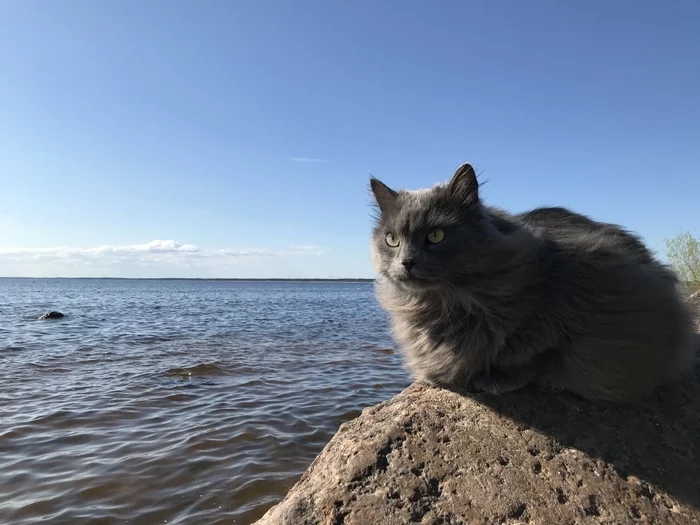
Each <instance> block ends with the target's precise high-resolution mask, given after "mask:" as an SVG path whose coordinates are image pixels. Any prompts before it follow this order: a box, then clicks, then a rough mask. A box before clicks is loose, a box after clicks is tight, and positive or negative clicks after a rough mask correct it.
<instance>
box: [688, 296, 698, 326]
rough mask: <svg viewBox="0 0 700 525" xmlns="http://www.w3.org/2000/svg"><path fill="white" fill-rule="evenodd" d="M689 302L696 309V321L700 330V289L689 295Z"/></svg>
mask: <svg viewBox="0 0 700 525" xmlns="http://www.w3.org/2000/svg"><path fill="white" fill-rule="evenodd" d="M688 304H689V305H690V306H691V307H692V308H693V309H694V310H695V322H696V323H697V325H696V326H697V330H698V332H700V290H698V291H697V292H695V293H694V294H693V295H691V296H690V297H688Z"/></svg>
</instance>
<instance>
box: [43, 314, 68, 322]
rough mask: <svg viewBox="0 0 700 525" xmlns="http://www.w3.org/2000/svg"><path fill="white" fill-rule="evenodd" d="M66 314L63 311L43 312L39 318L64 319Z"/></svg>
mask: <svg viewBox="0 0 700 525" xmlns="http://www.w3.org/2000/svg"><path fill="white" fill-rule="evenodd" d="M64 317H65V315H63V314H62V313H61V312H48V313H45V314H41V315H40V316H39V320H40V321H43V320H45V319H63V318H64Z"/></svg>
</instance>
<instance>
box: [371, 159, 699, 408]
mask: <svg viewBox="0 0 700 525" xmlns="http://www.w3.org/2000/svg"><path fill="white" fill-rule="evenodd" d="M371 188H372V192H373V194H374V197H375V200H376V204H377V207H378V214H377V222H376V226H375V228H374V231H373V235H372V260H373V263H374V266H375V269H376V270H377V272H378V273H379V278H378V279H377V282H376V292H377V298H378V300H379V302H380V303H381V305H382V306H383V308H384V309H385V310H386V311H388V312H389V314H390V316H391V320H392V328H393V333H394V337H395V338H396V339H397V341H398V343H399V344H400V345H401V346H402V348H403V350H404V353H405V356H406V359H407V364H408V366H409V368H410V369H412V371H413V373H414V376H415V377H416V378H417V379H421V380H424V381H427V382H429V383H432V384H435V385H441V386H446V387H462V388H469V389H477V390H481V391H486V392H490V393H503V392H507V391H511V390H516V389H518V388H521V387H523V386H525V385H526V384H528V383H530V382H535V383H538V384H541V385H549V386H551V387H554V388H558V389H567V390H570V391H572V392H575V393H577V394H579V395H581V396H584V397H587V398H589V399H596V400H608V401H634V400H637V399H639V398H641V397H643V396H644V395H645V394H647V393H649V392H651V391H652V390H653V389H654V387H656V386H658V385H660V384H662V383H664V382H666V381H668V380H672V379H673V378H675V377H677V376H678V374H680V373H681V372H682V371H683V370H684V368H685V367H686V365H687V364H688V363H689V362H690V361H691V359H692V357H693V354H694V351H695V348H696V345H697V341H696V335H695V333H694V330H693V325H692V319H691V315H690V312H689V311H688V310H687V308H686V305H685V304H684V302H683V300H682V299H681V296H680V294H679V291H678V287H679V286H678V282H677V280H676V277H675V276H674V274H673V273H672V272H671V271H670V270H668V269H667V268H666V267H665V266H664V265H662V264H661V263H660V262H658V261H657V260H656V259H655V258H654V257H653V255H652V254H651V253H650V252H649V250H647V248H646V247H645V246H644V244H643V243H642V242H641V240H640V239H639V238H638V237H636V236H635V235H633V234H631V233H628V232H626V231H624V230H623V229H622V228H620V227H618V226H616V225H613V224H607V223H602V222H596V221H594V220H591V219H589V218H588V217H585V216H583V215H579V214H577V213H574V212H572V211H569V210H567V209H565V208H537V209H534V210H532V211H529V212H527V213H522V214H519V215H512V214H508V213H506V212H504V211H501V210H499V209H496V208H493V207H490V206H485V205H484V204H482V202H481V200H480V198H479V184H478V182H477V178H476V174H475V173H474V170H473V168H472V167H471V166H470V165H468V164H464V165H462V166H460V167H459V168H458V169H457V171H456V172H455V174H454V176H453V177H452V179H451V180H450V182H448V183H447V184H445V185H438V186H435V187H433V188H430V189H423V190H418V191H405V190H401V191H394V190H392V189H390V188H389V187H387V186H386V185H384V184H383V183H382V182H380V181H378V180H377V179H374V178H372V179H371Z"/></svg>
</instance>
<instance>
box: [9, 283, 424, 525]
mask: <svg viewBox="0 0 700 525" xmlns="http://www.w3.org/2000/svg"><path fill="white" fill-rule="evenodd" d="M51 310H55V311H60V312H62V313H63V314H65V317H64V318H63V319H58V320H38V317H39V316H40V315H41V314H42V313H45V312H48V311H51ZM0 367H1V370H2V377H1V378H0V523H1V524H3V525H20V524H22V525H24V524H27V525H29V524H36V523H50V524H83V523H85V524H87V523H89V524H112V523H114V524H121V523H124V524H138V525H140V524H144V525H153V524H158V523H168V524H205V523H206V524H237V525H245V524H249V523H252V522H254V521H255V520H256V519H258V518H259V517H261V516H262V515H263V514H264V513H265V512H266V511H267V510H268V509H269V508H270V507H271V506H272V505H274V504H275V503H277V502H279V501H280V500H281V499H282V498H283V497H284V495H285V494H286V493H287V491H288V490H289V489H290V488H291V487H292V486H293V484H294V483H295V482H296V481H297V480H298V479H299V477H300V476H301V474H302V473H303V472H304V471H305V470H306V468H307V467H308V466H309V464H310V463H311V461H313V459H314V458H315V457H316V455H317V454H318V453H319V452H320V451H321V450H322V448H323V447H324V446H325V445H326V443H327V442H328V441H329V440H330V438H331V437H332V436H333V434H334V433H335V432H336V431H337V430H338V427H339V426H340V425H341V424H342V423H344V422H346V421H348V420H350V419H352V418H354V417H356V416H358V415H359V414H360V411H361V410H362V409H363V408H365V407H368V406H371V405H374V404H376V403H378V402H381V401H383V400H386V399H388V398H390V397H391V396H393V395H395V394H397V393H398V392H400V391H401V390H402V389H403V388H405V387H406V386H408V384H409V383H410V379H409V377H408V374H407V372H406V371H405V369H404V368H403V364H402V359H401V356H400V354H399V352H398V350H397V348H396V346H395V344H394V342H393V341H392V339H391V336H390V333H389V328H388V324H387V319H386V316H385V314H384V313H383V311H382V310H381V309H380V307H379V305H378V304H377V302H376V300H375V298H374V293H373V285H372V283H371V282H294V281H277V282H264V281H204V280H118V279H9V278H8V279H0Z"/></svg>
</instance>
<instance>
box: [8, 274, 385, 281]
mask: <svg viewBox="0 0 700 525" xmlns="http://www.w3.org/2000/svg"><path fill="white" fill-rule="evenodd" d="M0 279H94V280H98V279H102V280H113V281H324V282H333V281H338V282H359V281H362V282H372V281H374V280H375V278H372V277H62V276H53V277H32V276H26V275H24V276H10V275H0Z"/></svg>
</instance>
